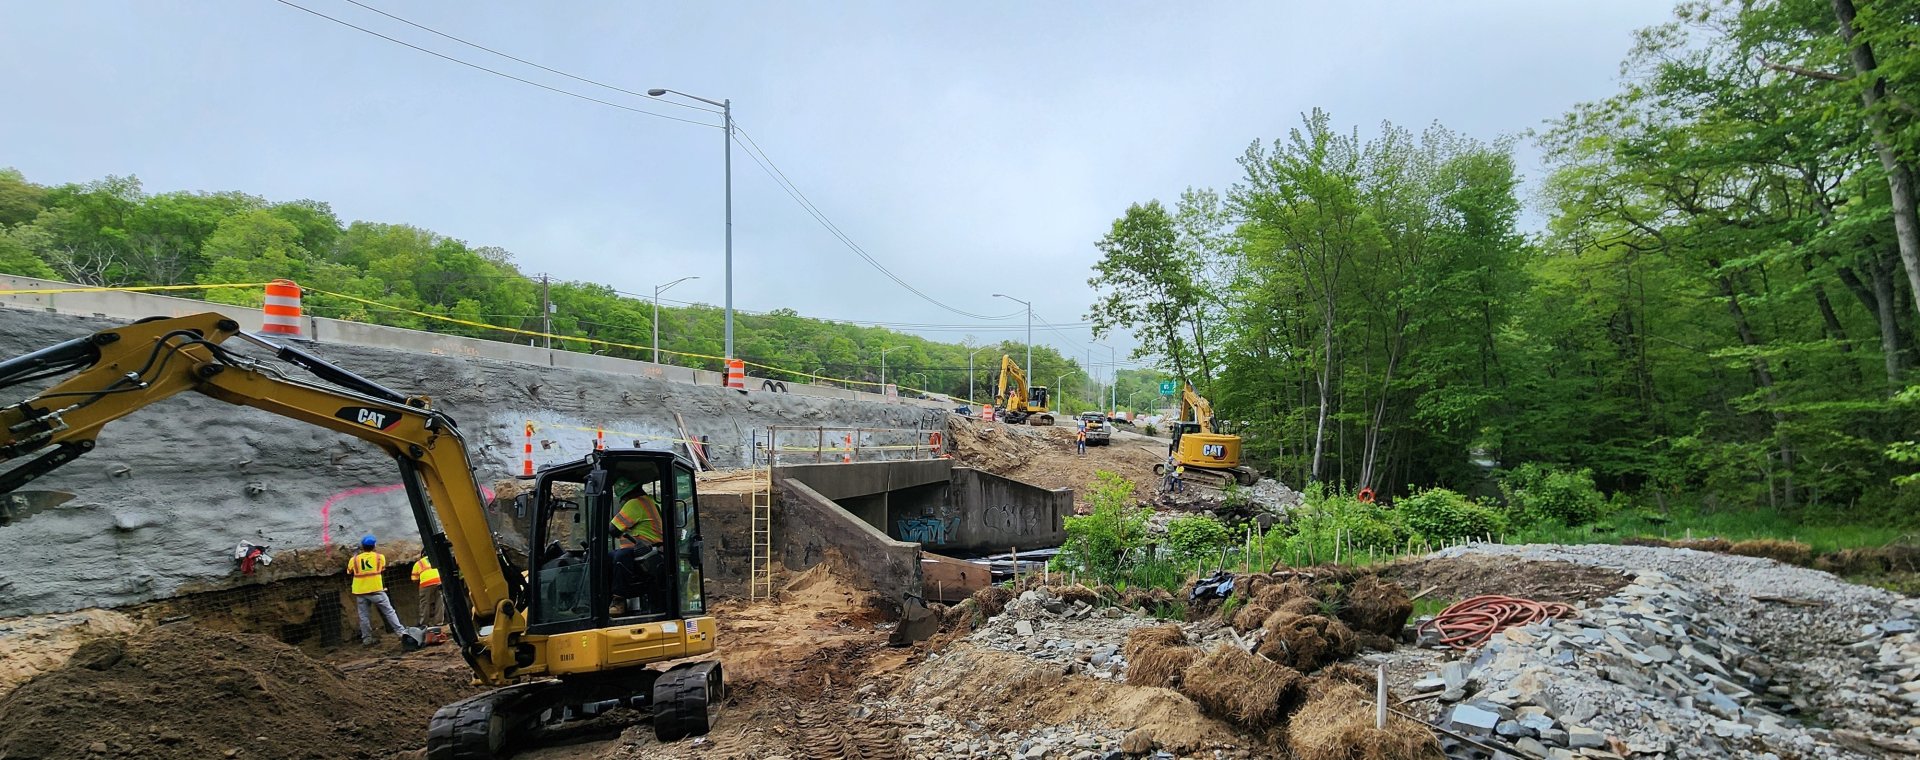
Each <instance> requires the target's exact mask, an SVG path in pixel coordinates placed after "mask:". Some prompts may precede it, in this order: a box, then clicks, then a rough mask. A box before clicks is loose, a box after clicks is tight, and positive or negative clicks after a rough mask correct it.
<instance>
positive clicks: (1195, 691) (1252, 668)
mask: <svg viewBox="0 0 1920 760" xmlns="http://www.w3.org/2000/svg"><path fill="white" fill-rule="evenodd" d="M1302 680H1303V679H1302V677H1301V676H1300V673H1299V671H1296V670H1294V669H1293V668H1289V667H1287V666H1285V665H1281V664H1278V663H1275V662H1273V661H1271V660H1268V659H1266V658H1264V657H1257V656H1254V655H1253V654H1251V653H1249V652H1247V650H1244V649H1241V648H1239V647H1237V646H1234V645H1232V644H1221V645H1219V646H1217V647H1215V648H1214V650H1213V651H1212V652H1210V653H1208V654H1207V656H1206V657H1203V658H1201V659H1200V660H1198V661H1196V662H1194V663H1193V664H1192V665H1189V666H1187V669H1186V672H1185V673H1183V674H1182V675H1181V677H1180V692H1181V693H1183V694H1186V695H1187V696H1188V697H1191V698H1193V701H1194V702H1195V703H1197V704H1199V705H1200V708H1201V709H1203V710H1206V711H1207V713H1208V714H1210V715H1213V716H1216V717H1220V718H1226V719H1228V720H1231V721H1233V722H1234V723H1237V724H1239V725H1242V726H1245V727H1247V728H1251V729H1256V730H1257V729H1267V728H1272V727H1274V726H1277V725H1280V724H1281V723H1282V722H1284V721H1285V720H1286V716H1287V711H1288V710H1289V709H1290V708H1291V707H1293V705H1294V703H1295V702H1296V701H1297V700H1298V699H1299V697H1300V694H1301V689H1302V683H1301V682H1302Z"/></svg>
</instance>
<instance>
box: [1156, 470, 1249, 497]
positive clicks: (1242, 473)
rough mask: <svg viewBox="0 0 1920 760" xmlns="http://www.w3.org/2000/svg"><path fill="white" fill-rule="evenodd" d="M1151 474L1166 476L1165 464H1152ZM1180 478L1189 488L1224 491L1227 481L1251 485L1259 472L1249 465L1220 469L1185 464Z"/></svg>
mask: <svg viewBox="0 0 1920 760" xmlns="http://www.w3.org/2000/svg"><path fill="white" fill-rule="evenodd" d="M1153 474H1154V475H1157V476H1159V477H1162V478H1164V477H1166V476H1167V466H1166V465H1165V464H1155V465H1154V466H1153ZM1181 480H1182V481H1184V483H1185V485H1186V486H1187V487H1189V488H1206V489H1210V490H1214V491H1221V492H1225V491H1226V490H1227V484H1229V483H1233V484H1238V485H1242V486H1251V485H1253V484H1255V483H1258V482H1260V473H1258V472H1255V471H1254V470H1253V468H1251V467H1233V468H1229V469H1224V470H1222V469H1213V468H1209V467H1195V466H1193V465H1187V471H1186V474H1184V475H1182V476H1181Z"/></svg>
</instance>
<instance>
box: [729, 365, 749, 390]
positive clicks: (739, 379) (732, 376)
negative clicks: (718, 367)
mask: <svg viewBox="0 0 1920 760" xmlns="http://www.w3.org/2000/svg"><path fill="white" fill-rule="evenodd" d="M727 387H728V388H738V389H740V390H743V391H744V390H746V389H747V363H746V361H745V360H742V359H728V360H727Z"/></svg>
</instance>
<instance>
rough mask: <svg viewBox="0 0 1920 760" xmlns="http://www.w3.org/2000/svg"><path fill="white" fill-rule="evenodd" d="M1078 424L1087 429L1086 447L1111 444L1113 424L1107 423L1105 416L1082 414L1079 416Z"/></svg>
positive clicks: (1095, 413) (1097, 413)
mask: <svg viewBox="0 0 1920 760" xmlns="http://www.w3.org/2000/svg"><path fill="white" fill-rule="evenodd" d="M1080 424H1081V425H1085V426H1086V428H1087V445H1088V446H1105V445H1107V444H1108V443H1110V442H1112V439H1113V423H1111V422H1108V421H1107V415H1104V414H1101V413H1099V412H1084V413H1082V414H1081V415H1080Z"/></svg>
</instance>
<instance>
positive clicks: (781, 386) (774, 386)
mask: <svg viewBox="0 0 1920 760" xmlns="http://www.w3.org/2000/svg"><path fill="white" fill-rule="evenodd" d="M760 390H763V391H773V392H774V393H786V392H787V384H786V383H784V382H782V381H779V380H761V381H760Z"/></svg>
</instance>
